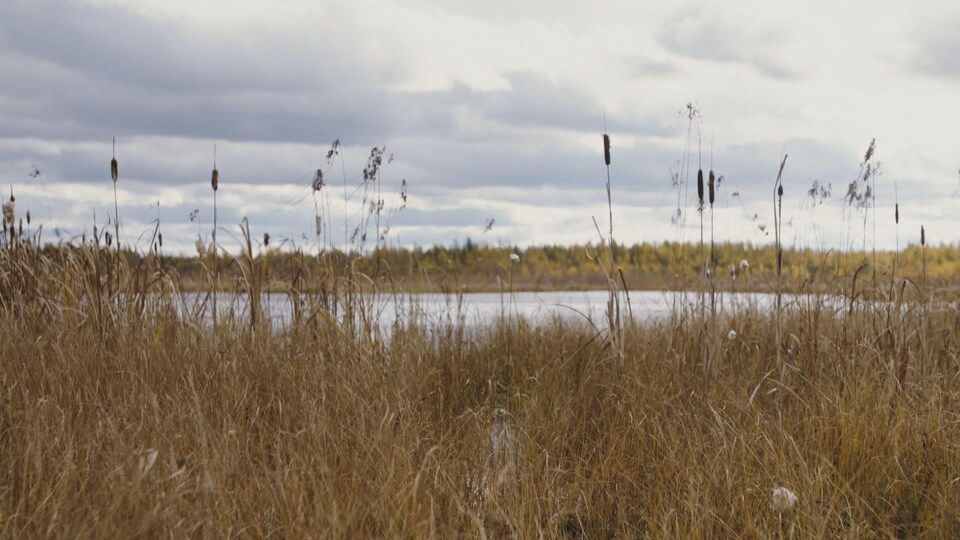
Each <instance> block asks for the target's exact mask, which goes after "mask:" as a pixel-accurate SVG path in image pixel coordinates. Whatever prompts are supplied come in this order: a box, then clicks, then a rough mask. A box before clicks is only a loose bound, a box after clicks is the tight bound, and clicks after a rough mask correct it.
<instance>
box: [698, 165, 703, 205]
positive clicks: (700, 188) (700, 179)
mask: <svg viewBox="0 0 960 540" xmlns="http://www.w3.org/2000/svg"><path fill="white" fill-rule="evenodd" d="M697 199H698V200H699V201H700V204H703V169H700V170H699V171H697Z"/></svg>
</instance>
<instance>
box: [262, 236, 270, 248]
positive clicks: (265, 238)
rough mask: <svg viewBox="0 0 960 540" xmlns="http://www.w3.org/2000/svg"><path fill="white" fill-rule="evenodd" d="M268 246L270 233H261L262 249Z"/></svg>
mask: <svg viewBox="0 0 960 540" xmlns="http://www.w3.org/2000/svg"><path fill="white" fill-rule="evenodd" d="M269 245H270V233H263V247H267V246H269Z"/></svg>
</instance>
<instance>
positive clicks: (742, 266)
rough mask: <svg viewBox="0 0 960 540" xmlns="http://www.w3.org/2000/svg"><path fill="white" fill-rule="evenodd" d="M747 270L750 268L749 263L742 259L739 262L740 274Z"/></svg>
mask: <svg viewBox="0 0 960 540" xmlns="http://www.w3.org/2000/svg"><path fill="white" fill-rule="evenodd" d="M747 268H750V263H749V262H747V260H746V259H742V260H741V261H740V271H741V272H742V271H744V270H746V269H747Z"/></svg>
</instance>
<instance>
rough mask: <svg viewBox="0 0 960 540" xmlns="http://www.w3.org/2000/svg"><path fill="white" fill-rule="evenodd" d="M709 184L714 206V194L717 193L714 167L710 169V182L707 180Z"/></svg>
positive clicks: (711, 200)
mask: <svg viewBox="0 0 960 540" xmlns="http://www.w3.org/2000/svg"><path fill="white" fill-rule="evenodd" d="M707 185H708V187H709V188H710V189H709V191H710V206H713V201H714V195H715V193H714V191H715V185H716V180H715V178H714V176H713V169H710V178H709V180H708V182H707Z"/></svg>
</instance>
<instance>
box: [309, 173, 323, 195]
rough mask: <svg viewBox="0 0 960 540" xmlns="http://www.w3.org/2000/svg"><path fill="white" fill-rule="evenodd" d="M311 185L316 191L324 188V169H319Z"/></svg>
mask: <svg viewBox="0 0 960 540" xmlns="http://www.w3.org/2000/svg"><path fill="white" fill-rule="evenodd" d="M311 185H312V187H313V191H314V192H317V191H320V190H321V189H323V171H322V170H320V169H317V172H315V173H314V174H313V184H311Z"/></svg>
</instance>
